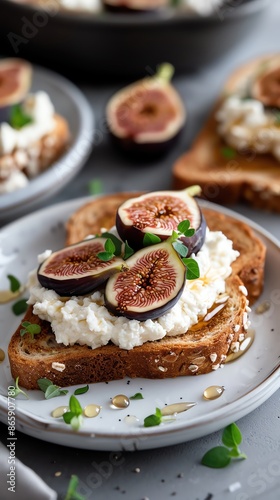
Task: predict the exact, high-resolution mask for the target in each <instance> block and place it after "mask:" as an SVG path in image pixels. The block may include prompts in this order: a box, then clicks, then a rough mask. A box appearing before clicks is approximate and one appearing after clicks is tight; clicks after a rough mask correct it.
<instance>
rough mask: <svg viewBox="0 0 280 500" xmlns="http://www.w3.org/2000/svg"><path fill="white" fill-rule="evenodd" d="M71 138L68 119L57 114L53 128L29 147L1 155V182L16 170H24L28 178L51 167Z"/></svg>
mask: <svg viewBox="0 0 280 500" xmlns="http://www.w3.org/2000/svg"><path fill="white" fill-rule="evenodd" d="M69 140H70V132H69V128H68V124H67V122H66V120H65V119H64V118H63V117H62V116H60V115H55V117H54V127H53V129H52V130H51V131H50V132H49V133H47V134H45V135H44V136H43V137H42V138H41V139H40V140H39V141H35V142H34V143H33V144H32V145H31V146H30V147H29V148H24V149H23V148H21V149H15V151H13V152H12V153H11V154H6V155H3V156H1V157H0V183H1V181H2V182H5V181H6V180H7V179H8V178H9V176H10V175H11V174H12V173H13V172H14V171H18V170H19V171H22V172H24V173H25V174H26V176H27V177H28V178H32V177H35V176H36V175H38V174H39V173H40V172H42V171H43V170H46V169H47V168H48V167H50V166H51V165H52V164H53V163H54V162H55V161H56V160H57V159H58V158H59V157H60V156H61V155H62V153H63V152H64V151H65V149H66V147H67V145H68V143H69Z"/></svg>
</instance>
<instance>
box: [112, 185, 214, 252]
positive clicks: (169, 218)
mask: <svg viewBox="0 0 280 500" xmlns="http://www.w3.org/2000/svg"><path fill="white" fill-rule="evenodd" d="M186 219H188V220H189V221H190V226H191V228H193V229H195V233H194V235H193V236H190V237H188V238H187V237H184V236H182V237H181V238H180V239H181V240H182V241H183V243H184V244H185V245H186V246H187V247H188V255H191V254H192V253H197V252H198V251H199V250H200V248H201V247H202V245H203V243H204V240H205V232H206V222H205V219H204V216H203V214H202V212H201V210H200V208H199V205H198V204H197V201H196V199H195V198H194V197H193V196H191V195H190V194H189V191H188V189H184V190H182V191H155V192H152V193H148V194H144V195H142V196H139V197H138V198H131V199H130V200H127V201H125V202H124V203H123V204H122V205H121V206H120V207H119V209H118V211H117V215H116V227H117V231H118V233H119V235H120V237H121V239H122V240H123V241H127V242H128V244H129V245H130V246H131V248H133V249H139V248H142V247H143V239H144V236H145V233H152V234H155V235H156V236H158V237H159V238H160V239H161V240H166V239H167V238H168V237H169V236H171V234H172V231H176V229H177V227H178V224H179V223H180V222H182V221H183V220H186Z"/></svg>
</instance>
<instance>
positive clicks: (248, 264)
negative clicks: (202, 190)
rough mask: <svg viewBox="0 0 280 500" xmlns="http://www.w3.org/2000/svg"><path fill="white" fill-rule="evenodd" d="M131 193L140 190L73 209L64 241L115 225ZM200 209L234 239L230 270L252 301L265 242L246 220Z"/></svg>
mask: <svg viewBox="0 0 280 500" xmlns="http://www.w3.org/2000/svg"><path fill="white" fill-rule="evenodd" d="M134 196H139V193H117V194H114V195H113V194H112V195H106V196H101V197H98V198H96V199H94V200H92V201H90V202H88V203H87V204H85V205H83V206H82V207H81V208H80V209H78V210H77V211H76V212H75V213H73V215H72V216H71V217H70V219H69V221H68V223H67V225H66V231H67V236H66V244H67V245H72V244H74V243H77V242H78V241H81V240H83V239H84V238H85V237H86V236H88V235H89V234H97V233H98V232H99V231H100V228H102V227H104V228H106V229H110V228H111V227H112V226H114V225H115V213H116V210H117V208H118V206H119V205H120V204H121V203H123V202H124V201H126V200H127V199H128V198H133V197H134ZM202 211H203V213H204V215H205V218H206V222H207V225H208V226H209V228H210V229H211V230H212V231H222V232H223V233H224V234H225V235H226V236H227V237H228V238H229V239H230V240H232V241H233V243H234V245H233V246H234V249H235V250H238V251H239V252H240V257H238V259H237V260H236V261H235V262H234V263H233V265H232V269H233V274H237V275H239V276H240V278H241V279H242V281H243V283H244V285H245V286H246V288H247V290H248V299H249V302H250V303H251V304H252V303H253V302H254V301H255V300H256V299H257V298H258V297H259V295H260V294H261V292H262V289H263V281H264V263H265V252H266V250H265V246H264V244H263V243H262V241H261V240H260V239H259V238H258V237H256V235H255V233H254V231H253V230H252V229H251V228H250V227H249V226H248V225H247V224H244V223H243V222H241V221H238V220H237V219H234V218H233V217H229V216H228V215H223V214H221V213H218V212H216V211H214V210H212V209H209V208H207V209H203V210H202Z"/></svg>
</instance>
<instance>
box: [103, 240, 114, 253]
mask: <svg viewBox="0 0 280 500" xmlns="http://www.w3.org/2000/svg"><path fill="white" fill-rule="evenodd" d="M104 248H105V250H106V252H108V253H112V254H114V253H115V249H116V247H115V245H114V243H113V241H112V240H111V239H110V238H108V239H107V240H106V241H105V245H104Z"/></svg>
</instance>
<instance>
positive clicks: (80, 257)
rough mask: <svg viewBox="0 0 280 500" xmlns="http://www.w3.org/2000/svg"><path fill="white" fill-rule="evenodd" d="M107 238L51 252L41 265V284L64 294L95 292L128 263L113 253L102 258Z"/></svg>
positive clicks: (39, 277) (66, 295)
mask: <svg viewBox="0 0 280 500" xmlns="http://www.w3.org/2000/svg"><path fill="white" fill-rule="evenodd" d="M106 242H107V238H92V239H89V240H84V241H82V242H81V243H77V244H76V245H72V246H69V247H66V248H63V249H62V250H58V251H57V252H54V253H52V254H51V255H50V257H48V258H47V259H46V260H45V261H44V262H43V263H42V264H41V265H40V266H39V269H38V272H37V276H38V280H39V282H40V284H41V285H42V286H43V287H45V288H50V289H52V290H54V291H55V292H56V293H58V294H59V295H61V296H65V297H71V296H73V295H86V294H88V293H91V292H93V291H94V290H95V289H97V288H98V287H100V286H101V285H102V284H103V283H104V282H105V281H106V280H107V279H108V278H109V276H111V275H112V274H113V273H115V272H117V271H119V270H120V269H122V266H123V265H124V264H125V262H124V260H123V259H122V258H121V257H118V256H115V255H113V253H112V254H111V255H109V256H108V260H101V258H100V256H101V254H103V255H104V254H106ZM107 254H108V252H107ZM98 255H99V256H98Z"/></svg>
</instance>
